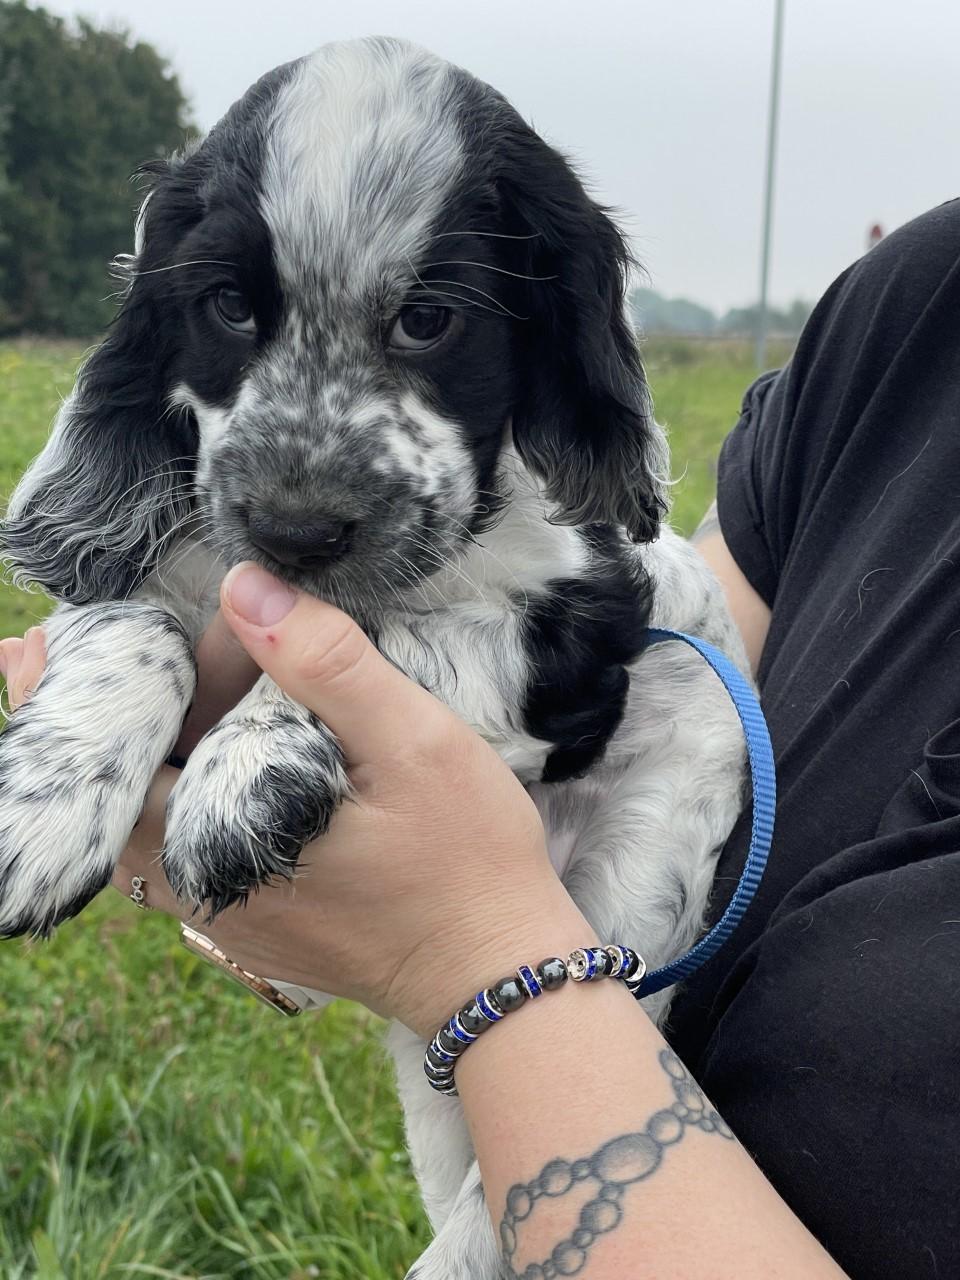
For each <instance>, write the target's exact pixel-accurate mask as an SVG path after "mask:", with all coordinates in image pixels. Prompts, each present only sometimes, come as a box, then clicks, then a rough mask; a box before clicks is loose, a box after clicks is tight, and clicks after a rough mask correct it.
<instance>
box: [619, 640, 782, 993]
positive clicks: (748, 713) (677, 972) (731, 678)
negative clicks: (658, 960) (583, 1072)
mask: <svg viewBox="0 0 960 1280" xmlns="http://www.w3.org/2000/svg"><path fill="white" fill-rule="evenodd" d="M647 639H648V643H650V644H659V643H661V641H664V640H682V641H683V642H684V644H688V645H690V647H691V648H692V649H696V651H697V653H699V654H700V655H701V657H703V658H705V659H706V661H707V662H708V663H709V664H710V666H711V667H713V669H714V671H715V672H716V673H717V675H718V676H719V677H720V679H721V681H722V682H723V686H724V688H725V689H726V691H727V693H729V695H730V697H731V698H732V700H733V705H734V706H735V707H736V709H737V715H738V716H739V717H740V723H741V724H742V725H743V732H744V735H745V736H746V739H747V757H748V759H749V761H750V780H751V782H752V784H753V826H752V829H751V832H750V848H749V849H748V851H747V860H746V862H745V863H744V867H743V873H742V874H741V876H740V882H739V884H738V885H737V887H736V889H735V890H734V892H733V897H732V898H731V899H730V901H729V902H728V903H727V909H726V911H724V913H723V915H722V916H721V917H720V919H719V920H718V921H717V923H716V924H715V925H714V926H713V928H712V929H711V930H710V932H709V933H707V934H705V935H704V937H702V938H701V939H700V941H699V942H698V943H696V945H695V946H693V947H691V948H690V950H689V951H687V952H686V953H685V954H684V955H682V956H680V958H679V959H678V960H674V961H672V962H671V963H670V964H665V965H663V966H662V967H661V968H659V969H654V970H653V972H652V973H648V974H647V975H646V977H645V978H644V979H643V981H642V982H641V983H640V986H639V987H638V988H637V989H636V990H635V991H634V995H635V996H636V997H637V999H638V1000H642V999H643V997H644V996H650V995H653V993H654V992H655V991H662V990H663V988H664V987H669V986H671V985H672V984H673V983H674V982H679V981H680V980H681V979H682V978H689V976H690V974H691V973H693V972H694V971H695V970H697V969H699V968H700V966H701V965H702V964H704V963H705V962H706V961H707V960H709V959H710V957H711V956H712V955H714V954H715V953H716V952H717V951H718V950H719V949H720V947H722V946H723V944H724V943H725V942H726V940H727V939H728V938H729V937H730V935H731V934H732V933H733V931H734V929H735V928H736V927H737V925H738V924H739V923H740V921H741V920H742V919H743V914H744V912H745V911H746V909H747V907H748V906H749V905H750V901H751V899H752V898H753V895H754V894H755V893H756V891H757V885H758V884H759V883H760V878H761V876H762V875H763V870H764V867H765V866H766V865H767V856H768V855H769V853H770V844H771V841H772V840H773V819H774V811H775V809H776V805H777V778H776V771H775V769H774V764H773V747H772V746H771V745H770V734H769V733H768V732H767V724H766V721H765V720H764V718H763V712H762V711H761V710H760V703H759V702H758V701H757V695H756V694H755V693H754V691H753V689H752V688H751V687H750V685H749V683H748V682H747V681H746V680H745V679H744V677H743V676H742V675H741V674H740V672H739V671H738V669H737V668H736V667H735V666H734V664H733V663H732V662H731V661H730V659H729V658H728V657H727V656H726V655H725V654H723V653H721V652H720V650H719V649H717V648H715V647H714V646H713V645H712V644H707V642H706V641H705V640H700V639H698V638H697V637H696V636H688V635H686V634H685V633H684V632H682V631H664V630H660V629H659V628H656V627H651V628H650V630H649V631H648V632H647Z"/></svg>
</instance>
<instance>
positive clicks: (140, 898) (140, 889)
mask: <svg viewBox="0 0 960 1280" xmlns="http://www.w3.org/2000/svg"><path fill="white" fill-rule="evenodd" d="M127 896H128V897H129V899H130V901H131V902H132V903H133V905H134V906H135V907H139V908H140V910H141V911H152V910H153V908H152V907H151V906H150V904H149V903H148V902H147V882H146V880H144V878H143V876H134V877H133V878H132V879H131V881H130V893H129V894H128V895H127Z"/></svg>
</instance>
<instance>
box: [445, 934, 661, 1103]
mask: <svg viewBox="0 0 960 1280" xmlns="http://www.w3.org/2000/svg"><path fill="white" fill-rule="evenodd" d="M646 971H647V966H646V964H645V963H644V961H643V958H642V957H641V956H640V955H638V954H637V952H636V951H632V950H631V949H630V948H629V947H621V946H616V945H614V946H609V947H577V949H576V950H575V951H571V952H570V954H569V956H567V958H566V960H565V961H564V960H561V959H560V957H559V956H551V957H550V958H549V959H547V960H541V961H540V963H539V964H538V965H537V966H536V967H535V968H531V966H530V965H527V964H522V965H520V967H519V968H518V969H517V971H516V973H511V974H509V975H508V976H507V977H506V978H501V979H500V981H499V982H495V983H494V984H493V986H492V987H487V988H486V989H485V990H483V991H478V992H477V994H476V996H475V997H474V999H473V1000H472V1001H471V1003H470V1004H468V1005H465V1006H464V1008H462V1009H459V1010H458V1011H457V1012H456V1013H455V1014H454V1015H453V1017H452V1018H451V1019H450V1021H449V1022H445V1023H444V1024H443V1026H442V1027H441V1028H440V1030H439V1031H438V1032H437V1034H436V1035H435V1036H434V1037H433V1039H432V1040H431V1041H430V1044H429V1046H428V1047H427V1052H426V1056H425V1057H424V1060H423V1070H424V1073H425V1075H426V1077H427V1079H428V1080H429V1081H430V1084H431V1085H432V1086H433V1088H434V1089H436V1091H437V1092H438V1093H447V1094H450V1095H451V1096H455V1095H456V1092H457V1086H456V1084H455V1083H454V1080H453V1072H454V1068H455V1067H456V1065H457V1060H458V1059H459V1058H460V1057H461V1055H462V1054H464V1053H466V1051H467V1049H468V1048H469V1047H470V1045H472V1044H473V1042H474V1040H476V1039H477V1038H478V1036H480V1035H481V1034H482V1033H483V1032H484V1031H486V1029H487V1028H488V1027H491V1026H493V1024H494V1023H495V1022H499V1021H500V1020H501V1018H504V1017H505V1016H506V1015H507V1014H508V1013H513V1011H514V1010H515V1009H519V1008H520V1006H521V1005H522V1004H524V1002H525V1001H527V1000H536V999H537V997H538V996H541V995H543V993H544V992H545V991H556V990H557V989H558V988H559V987H562V986H563V984H564V983H565V982H566V980H567V978H570V979H571V981H573V982H593V981H594V980H595V979H597V978H618V979H619V980H620V981H621V982H623V983H624V984H625V985H626V987H627V989H628V990H629V991H630V992H631V994H636V989H637V988H638V987H639V986H640V983H641V982H642V981H643V976H644V974H645V973H646Z"/></svg>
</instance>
